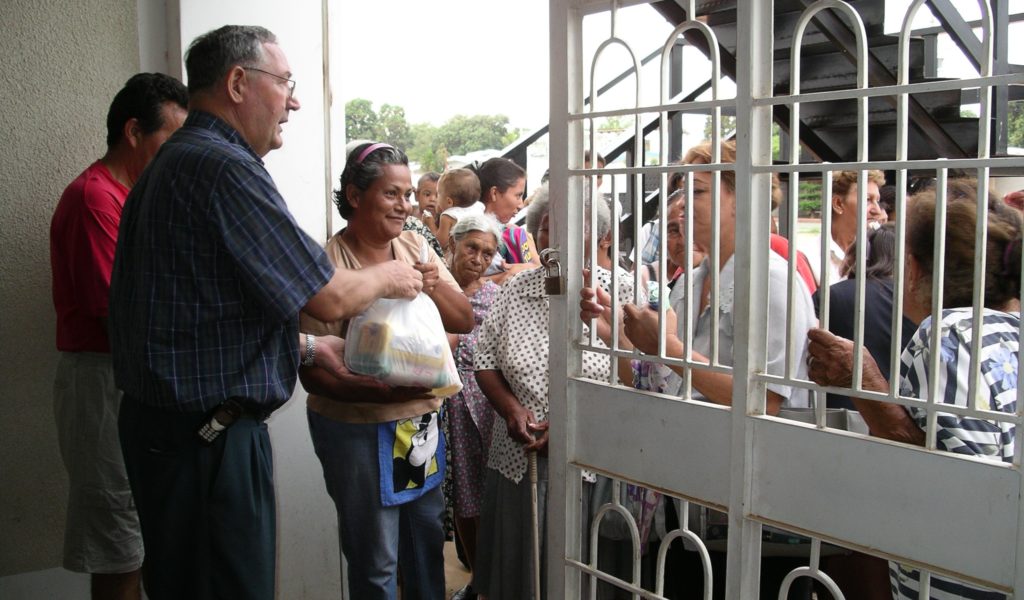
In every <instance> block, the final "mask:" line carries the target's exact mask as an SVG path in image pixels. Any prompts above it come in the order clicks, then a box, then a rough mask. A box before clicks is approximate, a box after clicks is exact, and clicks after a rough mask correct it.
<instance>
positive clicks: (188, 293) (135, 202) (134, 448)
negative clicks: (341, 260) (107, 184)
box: [110, 25, 422, 600]
mask: <svg viewBox="0 0 1024 600" xmlns="http://www.w3.org/2000/svg"><path fill="white" fill-rule="evenodd" d="M185 67H186V70H187V72H188V86H189V94H190V103H189V107H190V113H189V115H188V118H187V119H186V121H185V124H184V126H183V127H182V128H181V129H180V130H178V132H177V133H176V134H175V135H174V136H172V137H171V138H170V139H169V140H168V141H167V142H166V144H165V145H164V147H163V148H162V149H161V151H160V152H159V153H158V154H157V156H156V157H155V158H154V159H153V162H152V163H151V164H150V167H149V168H148V169H147V170H146V171H145V172H144V173H143V174H142V176H141V177H140V178H139V180H138V182H137V183H136V184H135V187H134V188H133V190H132V193H131V195H130V196H129V198H128V200H127V202H126V204H125V209H124V213H123V217H122V221H121V230H120V238H119V241H118V246H117V253H116V256H115V260H114V270H113V276H112V282H111V295H110V325H111V346H112V353H113V360H114V373H115V377H116V382H117V385H118V387H120V388H121V389H122V390H123V391H124V401H123V404H122V407H121V414H120V423H119V426H120V435H121V444H122V447H123V449H124V456H125V465H126V468H127V471H128V477H129V481H130V482H131V486H132V492H133V493H134V495H135V501H136V505H137V507H138V512H139V519H140V522H141V525H142V535H143V541H144V543H145V547H146V559H145V562H144V563H143V581H144V584H145V588H146V592H147V594H148V596H149V597H150V598H152V599H153V600H161V599H165V598H166V599H171V598H173V599H180V598H261V599H263V598H265V599H268V600H269V599H272V598H273V597H274V580H275V546H276V542H275V516H274V508H275V506H274V489H273V476H272V458H271V449H270V439H269V436H268V433H267V427H266V424H265V423H264V420H265V419H266V418H267V416H268V415H270V414H271V413H272V412H273V411H274V410H275V409H277V408H278V407H280V406H281V405H282V404H284V403H285V402H286V401H287V400H288V398H289V397H290V396H291V394H292V390H293V389H294V387H295V381H296V374H297V370H298V366H299V363H300V361H301V362H302V364H305V365H308V366H318V367H322V368H325V369H328V370H329V371H331V372H332V373H334V374H335V375H336V376H339V377H354V376H353V375H351V374H350V373H348V372H347V371H345V370H344V366H343V364H342V362H341V358H340V357H341V353H342V350H343V347H342V344H343V342H342V341H341V340H340V339H339V338H336V337H332V336H324V337H317V338H314V337H313V336H306V335H301V334H299V328H298V315H299V311H300V310H301V311H305V312H307V313H309V314H311V315H313V316H314V317H316V318H317V319H320V320H323V321H335V320H339V319H343V318H347V317H350V316H353V315H355V314H357V313H358V312H360V311H361V310H362V309H364V308H365V307H366V306H368V305H369V304H370V303H371V302H373V301H374V300H376V299H377V298H379V297H412V296H415V295H416V294H417V293H418V292H419V290H420V288H421V287H422V277H421V275H420V273H419V272H418V271H416V270H415V269H413V268H412V266H410V265H408V264H406V263H399V262H396V261H390V262H386V263H382V264H381V265H378V266H376V267H373V268H370V269H363V270H361V271H346V270H337V271H336V270H335V269H334V267H333V266H332V265H331V262H330V261H329V260H328V259H327V256H326V255H325V254H324V251H323V249H322V248H321V247H320V245H319V244H318V243H317V242H316V241H315V240H313V239H312V238H310V237H309V236H308V235H307V234H305V233H304V232H303V231H302V230H301V229H300V228H299V227H298V225H297V224H296V222H295V219H294V218H293V217H292V215H291V213H290V212H289V211H288V207H287V205H286V204H285V202H284V199H283V198H282V197H281V195H280V193H278V191H277V188H276V186H275V185H274V182H273V180H272V179H271V177H270V174H269V173H268V172H267V170H266V168H265V167H264V165H263V160H262V157H263V156H264V155H266V154H267V153H268V152H270V151H271V150H274V149H276V148H280V147H281V144H282V140H281V126H282V125H283V124H284V123H285V122H286V121H287V120H288V116H289V114H290V113H291V112H292V111H294V110H298V109H299V106H300V105H299V101H298V99H297V98H296V97H295V96H294V91H295V82H294V81H293V80H292V79H291V77H292V74H291V70H290V68H289V66H288V60H287V59H286V58H285V55H284V52H283V51H282V50H281V48H280V46H278V44H277V40H276V38H275V37H274V35H273V34H272V33H271V32H269V31H267V30H266V29H263V28H261V27H242V26H233V25H229V26H225V27H222V28H220V29H217V30H215V31H211V32H209V33H206V34H204V35H202V36H200V37H199V38H197V39H196V40H195V41H194V42H193V43H192V45H191V46H190V47H189V50H188V52H187V53H186V55H185Z"/></svg>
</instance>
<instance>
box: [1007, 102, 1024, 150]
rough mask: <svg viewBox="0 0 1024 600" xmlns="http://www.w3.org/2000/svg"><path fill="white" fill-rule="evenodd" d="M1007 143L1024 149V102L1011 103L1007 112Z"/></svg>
mask: <svg viewBox="0 0 1024 600" xmlns="http://www.w3.org/2000/svg"><path fill="white" fill-rule="evenodd" d="M1006 123H1007V129H1009V132H1008V135H1007V143H1008V145H1010V146H1013V147H1015V148H1024V100H1018V101H1016V102H1010V103H1009V106H1008V110H1007V112H1006Z"/></svg>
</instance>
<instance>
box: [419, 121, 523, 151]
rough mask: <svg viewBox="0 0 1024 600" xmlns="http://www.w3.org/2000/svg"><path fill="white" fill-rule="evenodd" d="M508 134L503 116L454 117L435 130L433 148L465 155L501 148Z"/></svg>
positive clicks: (506, 123)
mask: <svg viewBox="0 0 1024 600" xmlns="http://www.w3.org/2000/svg"><path fill="white" fill-rule="evenodd" d="M509 133H515V132H514V131H513V132H510V131H509V128H508V117H506V116H505V115H473V116H468V117H467V116H465V115H456V116H454V117H452V118H451V119H449V120H448V121H447V122H446V123H445V124H444V125H442V126H440V127H439V128H438V129H437V132H436V135H435V137H434V146H435V147H437V146H444V147H445V148H447V150H448V152H449V153H450V154H466V153H467V152H473V151H476V150H485V149H487V148H503V147H504V146H505V143H506V140H507V139H508V136H509Z"/></svg>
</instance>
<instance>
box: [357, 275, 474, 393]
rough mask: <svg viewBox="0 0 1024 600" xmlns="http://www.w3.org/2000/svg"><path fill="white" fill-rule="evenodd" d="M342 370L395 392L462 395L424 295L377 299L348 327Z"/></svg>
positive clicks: (438, 323)
mask: <svg viewBox="0 0 1024 600" xmlns="http://www.w3.org/2000/svg"><path fill="white" fill-rule="evenodd" d="M345 366H347V367H348V368H349V370H351V371H353V372H354V373H361V374H363V375H370V376H371V377H376V378H377V379H380V380H381V381H383V382H384V383H387V384H389V385H395V386H414V387H424V388H429V389H430V390H431V391H430V394H431V395H432V396H434V397H437V398H443V397H447V396H451V395H453V394H457V393H458V392H459V391H460V390H461V389H462V381H461V380H460V379H459V372H458V370H457V369H456V368H455V359H454V358H453V357H452V352H451V349H450V347H449V346H448V337H447V335H446V334H445V332H444V324H443V323H442V322H441V314H440V313H439V312H437V306H435V305H434V301H433V300H431V299H430V298H429V297H428V296H427V295H426V294H423V293H420V294H419V295H417V296H416V297H415V298H413V299H412V300H392V299H389V298H381V299H379V300H377V301H376V302H374V303H373V304H371V305H370V307H369V308H367V309H366V311H365V312H363V313H362V314H361V315H359V316H357V317H355V318H354V319H352V320H351V321H350V322H349V325H348V335H347V336H346V337H345Z"/></svg>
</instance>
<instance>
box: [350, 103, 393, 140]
mask: <svg viewBox="0 0 1024 600" xmlns="http://www.w3.org/2000/svg"><path fill="white" fill-rule="evenodd" d="M403 117H404V113H403ZM382 132H383V131H382V127H381V123H380V117H378V116H377V113H376V112H374V110H373V103H372V102H370V101H369V100H364V99H362V98H353V99H352V100H349V101H348V102H346V103H345V138H346V139H348V140H379V139H380V138H381V137H382V136H381V133H382Z"/></svg>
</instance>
